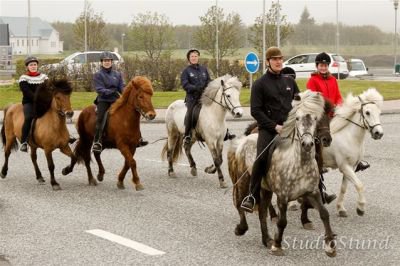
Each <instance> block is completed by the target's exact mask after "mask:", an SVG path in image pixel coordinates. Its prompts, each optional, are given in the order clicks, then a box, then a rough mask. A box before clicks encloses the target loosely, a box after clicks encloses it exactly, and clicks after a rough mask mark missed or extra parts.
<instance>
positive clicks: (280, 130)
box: [275, 125, 282, 134]
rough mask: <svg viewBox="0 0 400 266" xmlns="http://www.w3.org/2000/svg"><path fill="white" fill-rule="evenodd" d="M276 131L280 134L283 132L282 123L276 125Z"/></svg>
mask: <svg viewBox="0 0 400 266" xmlns="http://www.w3.org/2000/svg"><path fill="white" fill-rule="evenodd" d="M275 131H276V132H278V134H281V132H282V126H281V125H276V126H275Z"/></svg>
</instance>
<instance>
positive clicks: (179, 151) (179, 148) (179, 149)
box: [161, 135, 183, 162]
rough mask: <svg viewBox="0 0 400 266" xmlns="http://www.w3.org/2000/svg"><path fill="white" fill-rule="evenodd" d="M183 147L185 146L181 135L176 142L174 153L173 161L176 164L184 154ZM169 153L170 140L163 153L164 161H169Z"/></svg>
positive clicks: (166, 143)
mask: <svg viewBox="0 0 400 266" xmlns="http://www.w3.org/2000/svg"><path fill="white" fill-rule="evenodd" d="M182 145H183V136H181V135H179V137H178V139H177V140H176V143H175V146H174V150H173V151H172V161H173V162H176V161H177V160H178V159H179V157H180V156H181V154H182ZM167 152H168V140H167V141H166V142H165V145H164V147H163V149H162V152H161V158H162V159H163V160H165V159H167Z"/></svg>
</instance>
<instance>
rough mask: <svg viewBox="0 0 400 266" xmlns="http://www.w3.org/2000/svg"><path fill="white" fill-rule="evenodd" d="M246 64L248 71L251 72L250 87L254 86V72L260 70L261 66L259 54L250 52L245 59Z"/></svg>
mask: <svg viewBox="0 0 400 266" xmlns="http://www.w3.org/2000/svg"><path fill="white" fill-rule="evenodd" d="M244 66H245V68H246V70H247V72H249V73H250V89H251V87H252V86H253V74H254V73H256V72H257V71H258V68H259V66H260V60H258V56H257V55H256V54H255V53H253V52H250V53H248V54H247V55H246V58H245V59H244Z"/></svg>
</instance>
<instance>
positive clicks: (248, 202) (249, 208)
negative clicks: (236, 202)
mask: <svg viewBox="0 0 400 266" xmlns="http://www.w3.org/2000/svg"><path fill="white" fill-rule="evenodd" d="M255 204H256V198H254V196H253V194H251V193H250V194H249V195H247V196H246V197H245V198H244V199H243V201H242V204H240V208H242V209H243V210H244V211H246V212H249V213H252V212H253V210H254V205H255Z"/></svg>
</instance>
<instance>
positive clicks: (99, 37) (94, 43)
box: [73, 5, 108, 50]
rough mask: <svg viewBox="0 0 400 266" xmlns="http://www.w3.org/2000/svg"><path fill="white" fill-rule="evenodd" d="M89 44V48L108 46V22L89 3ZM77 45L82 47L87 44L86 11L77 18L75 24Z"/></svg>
mask: <svg viewBox="0 0 400 266" xmlns="http://www.w3.org/2000/svg"><path fill="white" fill-rule="evenodd" d="M86 23H87V45H88V49H89V50H101V49H104V48H105V47H107V44H108V40H107V34H106V29H105V27H106V23H105V21H104V19H103V15H102V14H95V13H94V11H93V9H92V8H91V6H90V5H89V7H88V9H87V13H86ZM73 32H74V35H75V42H76V43H75V46H76V48H77V49H82V48H83V47H84V46H85V12H82V13H81V14H80V16H79V17H78V18H77V19H76V20H75V24H74V25H73Z"/></svg>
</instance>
